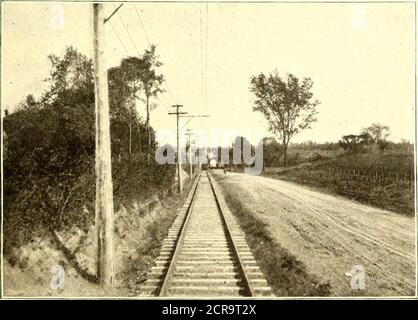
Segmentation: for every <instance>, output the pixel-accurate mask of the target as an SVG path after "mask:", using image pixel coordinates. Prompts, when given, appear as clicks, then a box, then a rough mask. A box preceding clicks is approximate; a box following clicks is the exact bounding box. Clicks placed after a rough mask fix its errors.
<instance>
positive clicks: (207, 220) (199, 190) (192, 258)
mask: <svg viewBox="0 0 418 320" xmlns="http://www.w3.org/2000/svg"><path fill="white" fill-rule="evenodd" d="M141 295H142V296H160V297H165V296H186V297H219V296H272V295H273V294H272V291H271V288H270V287H269V286H268V284H267V282H266V280H265V279H264V276H263V274H262V273H261V271H260V269H259V268H258V266H257V263H256V261H255V260H254V257H253V255H252V253H251V251H250V249H249V248H248V245H247V243H246V241H245V237H244V234H243V232H242V230H241V229H240V227H239V226H238V224H237V222H236V221H235V217H234V216H233V215H232V213H231V212H230V211H229V209H228V207H227V206H226V203H225V200H224V199H223V197H222V195H221V194H220V193H219V191H218V186H217V184H216V182H215V181H212V178H211V177H210V175H209V173H208V172H207V171H204V172H203V173H201V175H200V176H199V177H198V178H196V180H195V181H194V183H193V185H192V188H191V191H190V193H189V195H188V198H187V199H186V201H185V203H184V205H183V207H182V208H181V209H180V212H179V215H178V216H177V218H176V220H175V221H174V223H173V225H172V226H171V228H170V230H169V232H168V235H167V237H166V239H165V240H164V241H163V245H162V247H161V249H160V254H159V257H158V258H157V260H156V264H155V265H154V266H153V267H152V268H151V271H150V272H149V273H148V278H147V280H146V282H145V283H144V285H143V286H142V287H141Z"/></svg>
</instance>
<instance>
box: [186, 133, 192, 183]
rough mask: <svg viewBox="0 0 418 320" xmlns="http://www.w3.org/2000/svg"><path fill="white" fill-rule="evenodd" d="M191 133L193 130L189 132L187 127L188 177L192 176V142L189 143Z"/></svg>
mask: <svg viewBox="0 0 418 320" xmlns="http://www.w3.org/2000/svg"><path fill="white" fill-rule="evenodd" d="M192 135H193V132H191V130H190V129H187V133H186V136H187V137H188V142H189V171H190V179H192V177H193V165H192V143H191V139H190V138H191V136H192Z"/></svg>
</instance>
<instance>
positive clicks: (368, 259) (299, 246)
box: [216, 172, 415, 296]
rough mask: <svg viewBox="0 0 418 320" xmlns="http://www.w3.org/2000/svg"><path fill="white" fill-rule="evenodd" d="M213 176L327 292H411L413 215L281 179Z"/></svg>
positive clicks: (411, 293) (344, 294) (349, 293)
mask: <svg viewBox="0 0 418 320" xmlns="http://www.w3.org/2000/svg"><path fill="white" fill-rule="evenodd" d="M216 179H217V181H218V182H219V183H220V185H221V186H222V187H223V190H224V192H225V193H226V194H227V196H228V197H230V198H233V199H234V201H237V202H239V203H240V205H241V206H242V207H243V208H245V210H247V211H248V212H251V213H252V214H253V215H254V216H255V218H256V219H259V220H261V221H262V223H264V225H265V228H266V229H267V230H268V232H269V234H270V236H271V237H272V238H273V239H274V240H275V241H276V242H277V243H278V244H279V245H280V247H281V248H284V249H286V250H288V251H289V253H290V254H291V255H293V256H294V257H296V259H297V260H298V261H300V262H302V263H303V265H304V266H305V267H306V273H307V274H310V275H313V276H316V277H317V278H318V279H319V280H320V282H321V283H327V282H328V283H329V284H330V290H331V295H332V296H356V295H362V296H407V295H408V296H409V295H413V294H414V293H415V221H414V218H412V217H407V216H403V215H399V214H396V213H394V212H389V211H386V210H380V209H377V208H374V207H371V206H366V205H362V204H359V203H357V202H354V201H350V200H347V199H344V198H342V197H336V196H331V195H328V194H324V193H321V192H317V191H312V190H309V189H307V188H305V187H302V186H298V185H296V184H294V183H290V182H286V181H280V180H274V179H268V178H265V177H260V176H249V175H245V174H237V173H229V172H228V173H227V174H226V175H224V174H217V175H216ZM272 250H274V249H272ZM277 250H280V249H277ZM273 254H275V253H273ZM354 265H362V266H363V267H364V269H365V274H366V279H365V281H366V290H364V291H362V290H359V291H354V290H352V289H351V287H350V281H351V276H350V274H349V273H350V271H351V268H352V267H353V266H354Z"/></svg>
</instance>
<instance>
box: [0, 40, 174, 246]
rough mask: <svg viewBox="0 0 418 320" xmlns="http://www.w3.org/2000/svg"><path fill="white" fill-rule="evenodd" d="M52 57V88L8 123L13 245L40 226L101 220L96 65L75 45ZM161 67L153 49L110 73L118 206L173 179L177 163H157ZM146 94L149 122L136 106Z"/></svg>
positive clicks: (7, 196) (8, 240) (7, 202)
mask: <svg viewBox="0 0 418 320" xmlns="http://www.w3.org/2000/svg"><path fill="white" fill-rule="evenodd" d="M49 60H50V62H51V71H50V76H49V78H48V79H47V82H48V84H49V89H48V90H47V91H46V92H45V93H44V94H43V95H42V96H41V97H40V98H39V99H38V100H36V99H35V98H34V97H33V96H32V95H28V96H27V98H26V99H25V100H24V101H22V102H21V103H20V104H19V105H18V106H16V108H15V111H14V112H12V113H10V114H9V113H6V115H5V117H4V121H3V130H4V137H5V139H4V232H5V233H4V234H5V237H4V239H5V250H6V251H7V249H8V248H10V246H13V245H14V246H17V245H20V244H22V243H24V242H25V241H27V240H29V239H30V238H31V236H32V235H33V234H34V232H36V231H38V230H41V229H42V230H45V229H46V230H50V231H59V230H62V229H65V228H68V227H72V226H78V227H80V228H83V229H87V228H88V227H89V226H90V225H91V223H92V222H93V221H94V197H95V175H94V156H95V131H94V130H95V129H94V128H95V114H94V109H95V106H94V78H93V64H92V61H91V59H88V58H87V57H86V56H84V55H83V54H81V53H79V52H78V51H77V50H76V49H75V48H73V47H68V48H67V49H66V51H65V54H64V55H63V56H61V57H59V56H55V55H51V56H49ZM132 61H134V62H135V63H131V62H132ZM160 65H161V63H160V62H159V61H158V57H156V55H155V47H151V49H149V50H146V51H145V53H144V55H143V56H142V57H135V58H128V59H126V60H124V61H122V63H121V65H120V66H118V67H115V68H112V69H110V70H109V72H108V78H109V104H110V117H111V123H110V127H111V144H112V175H113V182H114V203H115V210H117V209H118V207H119V205H120V204H121V203H122V202H123V203H125V204H127V203H129V201H130V200H132V199H134V198H138V197H140V196H141V195H142V196H145V194H147V193H151V192H152V191H153V190H155V189H157V188H161V187H162V186H163V185H167V180H170V179H173V178H174V169H173V168H172V167H169V166H168V165H167V166H162V165H158V164H157V163H156V162H155V161H150V159H154V157H153V154H154V152H155V148H156V146H157V143H156V141H155V133H154V131H153V129H152V128H151V126H150V124H149V119H150V117H149V112H150V106H151V99H152V97H155V96H156V95H157V94H158V92H160V91H161V89H160V85H161V83H162V81H163V76H162V75H158V74H157V71H156V70H157V68H158V67H159V66H160ZM143 97H146V98H145V101H146V110H147V111H148V116H147V120H146V121H144V120H143V119H142V118H141V117H140V116H139V114H138V112H137V111H136V108H135V106H136V101H138V100H139V99H141V98H143Z"/></svg>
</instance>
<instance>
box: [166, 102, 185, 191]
mask: <svg viewBox="0 0 418 320" xmlns="http://www.w3.org/2000/svg"><path fill="white" fill-rule="evenodd" d="M172 107H173V108H176V112H169V113H168V114H172V115H173V114H174V115H176V117H177V179H178V191H179V193H182V192H183V181H182V180H181V152H180V132H179V131H180V126H179V125H180V115H182V114H187V112H180V111H179V108H181V107H183V106H182V105H180V104H175V105H173V106H172Z"/></svg>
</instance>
